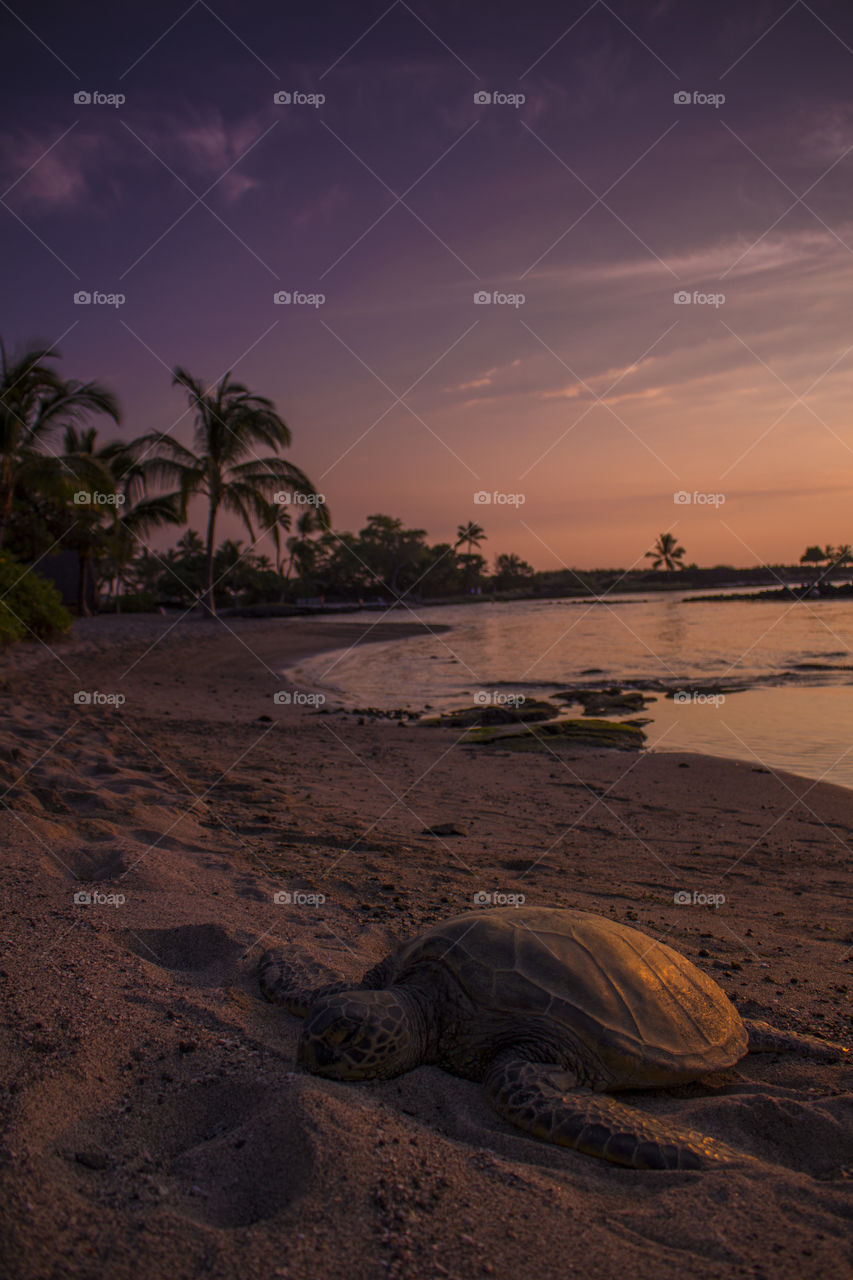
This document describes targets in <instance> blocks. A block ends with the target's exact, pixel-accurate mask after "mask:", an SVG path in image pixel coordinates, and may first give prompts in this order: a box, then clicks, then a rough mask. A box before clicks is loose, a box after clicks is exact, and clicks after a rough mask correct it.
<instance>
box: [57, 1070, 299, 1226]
mask: <svg viewBox="0 0 853 1280" xmlns="http://www.w3.org/2000/svg"><path fill="white" fill-rule="evenodd" d="M158 1104H159V1105H158ZM309 1133H310V1126H309V1123H308V1121H307V1119H306V1117H305V1116H304V1115H303V1113H302V1110H301V1108H300V1105H299V1100H298V1097H294V1096H291V1095H289V1094H286V1093H273V1094H272V1095H271V1093H270V1090H269V1088H268V1086H266V1085H262V1084H259V1083H258V1081H257V1079H253V1078H251V1077H248V1076H246V1077H239V1078H235V1079H231V1080H229V1081H227V1082H212V1083H192V1084H188V1085H184V1086H181V1085H178V1086H176V1087H175V1088H174V1091H173V1092H172V1094H171V1096H170V1097H167V1098H165V1099H162V1098H158V1099H157V1101H156V1102H154V1104H153V1105H151V1106H148V1107H147V1108H146V1110H145V1111H144V1112H143V1114H141V1115H136V1116H134V1117H133V1118H124V1119H122V1121H121V1123H120V1124H118V1125H117V1123H116V1115H115V1114H114V1113H110V1114H103V1115H90V1116H86V1117H84V1118H81V1119H79V1120H78V1121H77V1122H76V1123H75V1125H74V1126H73V1127H72V1128H71V1129H68V1130H67V1131H66V1132H65V1133H63V1134H62V1135H61V1137H60V1140H59V1143H58V1147H59V1150H60V1152H61V1153H62V1154H63V1156H64V1159H65V1161H66V1162H67V1163H66V1169H70V1170H71V1171H72V1176H73V1178H74V1181H75V1183H76V1185H77V1189H78V1192H79V1194H80V1195H81V1196H82V1197H83V1198H84V1199H86V1200H89V1201H90V1202H93V1203H95V1204H108V1205H109V1207H110V1208H111V1209H115V1208H127V1209H130V1210H132V1211H133V1212H134V1213H138V1211H139V1208H140V1204H141V1203H142V1204H145V1203H147V1204H148V1205H149V1206H150V1207H151V1208H154V1207H155V1206H157V1207H159V1208H160V1209H161V1210H162V1209H166V1210H170V1211H171V1212H172V1213H174V1214H177V1215H179V1216H180V1217H183V1218H188V1219H191V1220H193V1221H195V1222H200V1223H203V1224H205V1225H209V1226H212V1227H220V1228H235V1227H247V1226H251V1225H252V1223H255V1222H263V1221H264V1220H266V1219H267V1218H272V1217H274V1216H275V1215H276V1214H277V1213H279V1212H280V1211H281V1210H282V1209H285V1208H286V1207H287V1206H288V1205H290V1204H292V1202H293V1201H294V1200H296V1199H298V1198H299V1196H301V1195H303V1194H304V1193H305V1192H306V1191H307V1190H308V1188H309V1186H310V1184H311V1181H312V1178H313V1172H314V1154H313V1147H312V1143H311V1140H310V1137H309Z"/></svg>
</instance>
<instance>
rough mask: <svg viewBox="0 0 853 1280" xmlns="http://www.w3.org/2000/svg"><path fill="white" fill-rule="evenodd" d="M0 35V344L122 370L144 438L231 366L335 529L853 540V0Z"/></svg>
mask: <svg viewBox="0 0 853 1280" xmlns="http://www.w3.org/2000/svg"><path fill="white" fill-rule="evenodd" d="M0 24H2V36H3V46H4V53H5V56H4V80H3V84H2V86H0V94H2V96H3V97H4V98H5V99H6V100H5V101H4V102H3V103H2V113H0V191H2V197H0V225H2V237H0V253H2V300H3V314H2V317H0V334H2V336H3V338H4V340H5V342H6V343H7V345H8V346H12V347H18V346H21V345H23V344H24V343H26V342H28V341H29V340H30V339H33V338H37V339H39V340H41V341H43V342H45V343H46V344H47V345H53V344H55V345H56V347H57V349H58V350H59V351H60V352H61V354H62V361H61V368H62V370H63V372H64V373H65V374H66V376H69V377H75V378H80V379H90V378H96V379H98V380H100V381H103V382H106V383H107V384H108V385H110V386H111V387H112V388H113V389H114V390H115V391H116V392H117V394H118V396H119V398H120V400H121V403H122V406H123V411H124V419H123V423H122V427H121V428H120V432H119V434H121V435H122V436H124V437H126V438H132V437H134V436H136V435H139V434H141V433H142V432H146V431H151V430H155V429H156V430H162V431H170V432H172V433H173V434H174V435H175V436H176V438H178V439H180V440H181V441H183V442H184V443H188V442H189V441H190V438H191V422H190V419H189V417H188V416H187V414H186V413H185V412H184V410H185V400H184V399H183V398H182V393H181V392H180V389H179V388H173V387H172V386H171V372H170V371H171V369H172V368H173V367H174V366H175V365H183V366H184V367H185V368H187V369H189V370H190V371H191V372H192V373H193V374H194V375H195V376H197V377H198V378H200V379H202V380H203V381H204V382H205V383H208V384H212V383H214V382H216V381H217V380H218V379H219V378H220V377H221V376H222V375H223V374H224V373H226V372H227V371H229V370H231V371H233V373H234V376H235V377H237V378H239V379H240V380H241V381H243V382H245V383H247V384H248V385H249V386H250V387H251V388H252V389H253V390H255V391H257V392H258V393H260V394H263V395H267V396H269V397H271V398H272V399H273V400H274V401H275V403H276V405H277V407H278V408H279V410H280V412H281V413H282V415H283V417H284V418H285V420H286V421H287V423H288V425H289V426H290V428H291V431H292V433H293V444H292V448H291V450H290V451H289V456H290V457H291V458H292V460H293V461H294V462H295V463H296V464H297V465H299V466H300V467H302V468H303V469H304V470H306V471H307V472H308V474H309V476H310V477H311V478H312V480H313V482H314V483H315V485H316V488H317V490H318V492H321V493H323V494H324V496H325V498H326V500H327V502H328V504H329V506H330V508H331V512H332V517H333V522H334V526H335V527H336V528H337V529H339V530H342V529H349V530H353V531H355V530H358V529H359V528H360V527H361V526H362V525H363V524H364V522H365V519H366V517H367V515H368V514H371V513H374V512H385V513H388V514H392V515H395V516H399V517H401V518H402V519H403V520H404V522H405V523H406V524H407V525H409V526H414V527H418V528H423V529H425V530H427V532H428V535H429V537H430V540H432V541H446V540H452V539H453V537H454V535H455V530H456V528H457V525H459V524H460V523H464V522H467V521H469V520H476V521H477V523H479V524H481V525H482V526H483V527H484V528H485V530H486V534H487V541H486V542H485V543H484V545H483V548H482V550H483V552H484V553H485V554H486V555H487V556H488V557H489V558H490V559H493V557H494V556H496V555H497V554H500V553H502V552H510V551H512V552H515V553H517V554H519V555H521V556H523V557H524V558H526V559H527V560H528V561H530V563H532V564H533V565H534V566H535V567H536V568H539V569H559V568H561V567H565V566H570V567H577V566H583V567H604V566H621V567H629V566H631V565H634V564H642V563H643V556H644V553H645V551H646V550H648V548H649V547H650V546H651V545H652V543H653V541H654V539H655V537H656V535H657V534H658V533H660V532H662V531H664V530H671V531H672V532H673V533H674V534H675V535H676V537H677V539H678V541H679V542H681V543H682V545H683V546H684V547H685V548H686V553H687V555H686V558H687V560H688V561H690V562H693V561H695V562H697V563H699V564H702V565H713V564H722V563H726V564H734V565H754V564H757V563H791V562H793V561H796V560H797V559H798V558H799V556H800V554H801V553H802V551H803V550H804V548H805V547H806V545H807V544H810V543H814V542H820V543H822V544H823V543H827V542H829V543H833V544H838V543H842V542H853V502H851V496H853V199H851V196H852V195H853V8H851V7H850V6H849V5H847V4H845V3H843V2H827V0H815V3H812V4H805V3H802V0H795V2H794V3H792V4H787V3H785V2H784V0H782V2H780V3H760V2H759V3H751V4H749V5H743V4H741V3H726V2H725V0H724V2H723V3H720V4H695V5H684V4H678V3H677V2H676V0H661V2H660V3H654V2H653V3H634V2H633V0H622V2H617V0H614V3H612V4H607V3H602V0H595V2H594V3H591V4H587V3H583V0H581V3H571V2H570V3H559V4H557V3H553V2H552V3H544V2H542V0H539V2H537V0H532V2H530V3H527V4H525V5H523V6H521V5H518V4H517V3H514V2H513V3H507V2H506V0H497V2H491V0H490V3H488V4H486V3H480V2H479V0H472V3H469V4H465V5H460V4H458V3H455V2H453V0H411V2H408V0H393V2H391V3H388V0H378V2H377V3H373V2H372V0H359V2H357V3H352V2H351V3H324V2H323V0H308V2H306V3H292V2H287V3H285V2H283V0H278V2H277V3H265V2H264V3H248V4H247V3H245V0H243V2H242V3H239V4H238V3H232V2H231V0H211V3H207V2H206V0H195V3H189V4H184V3H180V2H179V3H162V2H160V0H150V3H147V4H146V5H144V6H142V5H140V6H131V7H127V8H123V7H120V6H115V5H112V4H106V3H85V2H84V3H80V4H75V5H74V6H67V5H57V4H53V3H43V4H40V5H39V6H37V7H36V8H32V7H30V6H26V7H25V6H23V5H22V4H21V3H20V0H16V2H13V3H11V4H7V3H5V0H3V2H2V4H0ZM80 294H83V295H86V294H90V295H92V297H93V298H99V299H101V300H100V301H92V302H89V303H88V304H87V303H84V302H80V301H75V296H77V295H80ZM277 296H278V298H279V300H278V301H277V300H276V298H277ZM288 298H289V301H287V300H281V299H288ZM478 298H480V299H483V298H485V299H486V300H485V301H483V300H478ZM101 425H102V430H103V432H104V434H105V435H106V436H114V435H116V434H117V433H116V431H115V429H111V428H110V424H109V422H108V421H107V420H103V422H102V424H101ZM484 499H487V500H484ZM192 523H193V524H194V525H195V527H196V528H198V529H201V528H203V524H204V519H203V511H202V509H201V508H200V507H197V508H195V509H194V511H193V520H192ZM222 534H223V536H225V535H226V534H230V535H232V536H234V535H237V536H242V537H243V538H244V541H245V540H246V538H245V534H239V531H238V529H237V526H236V524H233V523H230V522H229V521H225V522H223V525H222ZM173 537H174V535H171V536H170V537H167V538H166V540H165V541H166V542H168V541H171V540H173ZM159 545H163V539H162V538H161V539H160V540H159ZM257 550H259V551H264V550H265V551H268V552H271V544H269V543H268V542H266V543H265V542H263V541H262V542H261V543H260V544H259V545H258V547H257Z"/></svg>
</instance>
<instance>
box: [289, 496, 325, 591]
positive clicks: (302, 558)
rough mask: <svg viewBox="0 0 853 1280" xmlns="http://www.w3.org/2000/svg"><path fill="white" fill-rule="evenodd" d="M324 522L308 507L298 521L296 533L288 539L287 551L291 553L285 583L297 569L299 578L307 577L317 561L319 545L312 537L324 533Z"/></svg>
mask: <svg viewBox="0 0 853 1280" xmlns="http://www.w3.org/2000/svg"><path fill="white" fill-rule="evenodd" d="M322 532H323V522H322V520H321V519H320V518H319V516H318V515H317V513H316V511H315V510H314V508H313V507H306V508H305V510H304V511H303V512H302V514H301V515H300V516H299V517H298V518H297V521H296V533H295V534H294V535H293V537H290V538H288V539H287V550H288V551H289V552H290V555H289V557H288V561H287V572H286V573H284V574H282V578H283V580H284V582H288V581H289V579H290V575H291V573H292V572H293V570H294V569H296V573H297V576H298V577H299V578H304V577H306V576H307V575H308V574H309V573H310V572H311V570H312V569H313V568H314V565H315V564H316V561H317V553H318V550H319V548H318V545H317V543H316V542H315V540H314V539H313V538H312V537H311V534H312V533H322ZM279 573H281V565H280V564H279Z"/></svg>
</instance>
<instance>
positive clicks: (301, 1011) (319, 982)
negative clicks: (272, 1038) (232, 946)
mask: <svg viewBox="0 0 853 1280" xmlns="http://www.w3.org/2000/svg"><path fill="white" fill-rule="evenodd" d="M258 982H259V983H260V987H261V994H262V995H263V996H264V998H265V999H266V1000H269V1001H270V1002H271V1003H272V1004H283V1005H284V1007H285V1008H286V1009H287V1011H288V1013H292V1014H295V1015H296V1017H297V1018H304V1017H305V1015H306V1013H307V1012H308V1006H309V1005H310V1004H311V1002H312V1001H313V1000H314V999H315V998H316V997H317V996H319V995H332V994H333V993H334V992H336V991H349V990H351V989H352V986H353V984H352V983H351V982H343V981H342V980H341V977H340V974H337V973H333V972H332V970H331V969H327V968H325V966H324V965H321V964H318V963H317V961H316V960H314V959H313V957H312V956H311V955H309V953H308V952H307V951H300V950H297V949H295V948H294V949H293V950H292V951H288V953H287V955H286V956H281V955H278V954H276V952H274V951H265V952H264V954H263V955H262V956H261V958H260V961H259V962H258Z"/></svg>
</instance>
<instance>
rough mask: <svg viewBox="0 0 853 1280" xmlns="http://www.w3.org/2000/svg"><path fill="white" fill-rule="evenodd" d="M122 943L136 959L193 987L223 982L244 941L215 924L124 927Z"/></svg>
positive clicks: (233, 970)
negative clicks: (187, 980) (170, 971)
mask: <svg viewBox="0 0 853 1280" xmlns="http://www.w3.org/2000/svg"><path fill="white" fill-rule="evenodd" d="M124 944H125V946H126V947H127V948H128V950H130V951H133V952H134V954H135V955H137V956H139V957H140V959H142V960H147V961H149V963H151V964H156V965H159V967H160V968H161V969H171V970H173V971H174V972H177V973H180V974H182V975H183V976H184V977H185V978H189V979H191V980H192V981H193V982H194V983H195V984H196V985H197V986H213V985H215V984H218V983H221V982H223V981H225V979H226V978H228V977H230V976H231V975H232V974H233V973H234V972H235V970H236V968H237V963H238V960H239V957H240V956H241V955H242V954H243V952H244V950H245V944H243V943H240V942H237V941H235V940H234V939H233V938H232V937H231V936H230V935H229V934H228V933H227V932H226V931H225V930H224V929H223V928H222V927H221V926H220V925H218V924H182V925H177V926H176V927H175V928H173V929H134V930H133V931H132V932H131V931H130V930H126V931H125V934H124Z"/></svg>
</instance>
